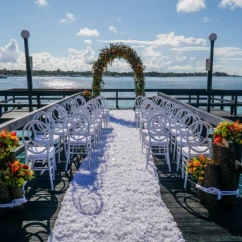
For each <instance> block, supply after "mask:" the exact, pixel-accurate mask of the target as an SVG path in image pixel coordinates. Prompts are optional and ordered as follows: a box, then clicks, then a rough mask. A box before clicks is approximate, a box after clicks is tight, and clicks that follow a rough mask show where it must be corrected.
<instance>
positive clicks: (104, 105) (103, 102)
mask: <svg viewBox="0 0 242 242" xmlns="http://www.w3.org/2000/svg"><path fill="white" fill-rule="evenodd" d="M94 100H98V103H99V104H98V105H99V107H100V109H101V110H102V119H103V125H104V127H108V124H109V109H108V100H107V98H106V97H104V96H102V95H99V96H97V97H96V98H95V99H94Z"/></svg>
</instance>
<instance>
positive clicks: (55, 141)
mask: <svg viewBox="0 0 242 242" xmlns="http://www.w3.org/2000/svg"><path fill="white" fill-rule="evenodd" d="M33 120H39V121H42V122H44V123H45V124H46V125H48V128H49V130H50V137H49V139H51V141H52V145H53V146H54V147H55V153H56V154H58V163H60V149H61V139H60V136H59V135H56V134H54V131H55V122H54V120H53V119H52V117H51V115H50V114H49V113H48V112H45V111H39V112H37V113H36V114H35V115H34V116H33ZM35 138H36V139H42V134H39V135H37V136H36V137H35Z"/></svg>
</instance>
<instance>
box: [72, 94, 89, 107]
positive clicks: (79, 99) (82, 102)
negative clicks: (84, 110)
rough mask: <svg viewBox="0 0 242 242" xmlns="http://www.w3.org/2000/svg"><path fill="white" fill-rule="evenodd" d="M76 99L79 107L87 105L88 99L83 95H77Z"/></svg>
mask: <svg viewBox="0 0 242 242" xmlns="http://www.w3.org/2000/svg"><path fill="white" fill-rule="evenodd" d="M74 99H75V100H76V101H77V103H78V106H79V107H80V106H83V105H85V104H86V99H85V98H84V97H83V96H82V95H77V96H75V97H74Z"/></svg>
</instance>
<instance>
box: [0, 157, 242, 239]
mask: <svg viewBox="0 0 242 242" xmlns="http://www.w3.org/2000/svg"><path fill="white" fill-rule="evenodd" d="M79 164H80V162H79V161H76V162H73V164H72V169H71V172H70V170H68V172H64V165H65V162H61V163H60V164H58V170H57V174H56V180H55V191H54V192H52V191H50V182H49V177H48V173H47V172H44V173H43V174H40V173H36V179H34V180H33V181H31V182H29V183H28V184H27V186H26V198H27V199H28V200H29V201H28V202H27V203H26V204H25V205H24V206H25V208H24V210H22V211H18V210H16V209H9V211H5V212H2V213H0V241H1V242H5V241H6V242H24V241H35V242H36V241H39V242H40V241H41V242H42V241H47V239H48V237H49V234H50V232H51V230H52V228H53V227H54V224H55V221H56V219H57V217H58V213H59V211H60V209H61V202H62V200H63V197H64V195H65V192H66V190H67V188H68V187H69V184H70V181H71V180H72V178H73V175H74V174H75V172H76V170H77V168H78V166H79ZM155 164H156V167H157V169H158V175H159V181H160V191H161V197H162V200H163V202H164V203H165V204H166V206H167V207H168V209H169V210H170V212H171V214H172V216H173V217H174V219H175V221H176V223H177V225H178V227H179V229H180V230H181V231H182V233H183V236H184V239H185V240H186V241H191V242H196V241H199V242H203V241H204V242H207V241H226V242H229V241H242V199H241V198H238V199H237V203H236V204H235V205H226V204H223V203H222V202H220V203H219V206H218V207H217V208H214V209H207V208H205V207H203V206H202V205H201V204H200V202H199V200H198V199H197V197H196V191H195V189H194V188H193V187H191V186H188V189H187V190H184V189H183V180H182V179H181V177H180V174H179V173H176V172H172V173H169V172H168V168H167V165H166V164H165V163H164V162H163V160H162V159H158V158H157V157H155ZM175 170H176V167H175V165H172V171H175ZM107 242H109V241H107Z"/></svg>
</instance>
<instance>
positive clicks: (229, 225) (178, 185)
mask: <svg viewBox="0 0 242 242" xmlns="http://www.w3.org/2000/svg"><path fill="white" fill-rule="evenodd" d="M155 164H156V167H157V171H158V175H159V181H160V191H161V197H162V200H163V202H164V203H165V204H166V206H167V208H168V209H169V210H170V212H171V214H172V216H173V217H174V220H175V221H176V223H177V225H178V227H179V229H180V230H181V232H182V233H183V237H184V239H185V240H186V241H191V242H195V241H200V242H202V241H204V242H207V241H242V199H241V198H238V199H237V201H236V204H234V205H231V204H225V203H223V202H222V200H221V201H219V205H218V207H216V208H212V209H207V208H205V207H204V206H203V205H201V204H200V201H199V199H198V198H197V197H196V190H195V188H194V187H193V186H191V185H190V183H188V186H187V189H183V184H184V180H183V179H182V178H181V174H180V173H176V172H169V171H168V166H167V165H166V164H165V163H164V162H163V161H162V159H158V158H157V157H155ZM172 171H176V165H175V164H174V163H173V164H172Z"/></svg>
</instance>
